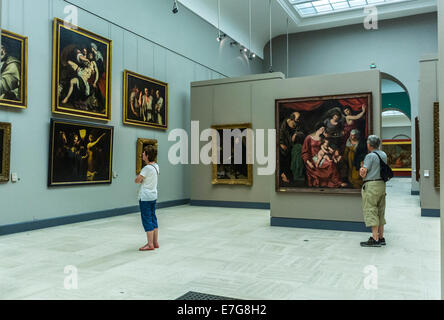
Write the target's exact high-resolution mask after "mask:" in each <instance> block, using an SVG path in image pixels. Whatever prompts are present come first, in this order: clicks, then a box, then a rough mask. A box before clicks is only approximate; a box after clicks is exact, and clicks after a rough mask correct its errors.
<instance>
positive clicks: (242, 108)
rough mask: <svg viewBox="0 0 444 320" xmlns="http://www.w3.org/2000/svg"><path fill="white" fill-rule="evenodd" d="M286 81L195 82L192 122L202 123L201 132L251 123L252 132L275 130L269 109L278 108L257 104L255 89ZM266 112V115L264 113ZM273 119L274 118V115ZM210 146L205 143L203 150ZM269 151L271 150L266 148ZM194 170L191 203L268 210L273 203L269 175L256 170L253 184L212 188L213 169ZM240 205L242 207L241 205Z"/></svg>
mask: <svg viewBox="0 0 444 320" xmlns="http://www.w3.org/2000/svg"><path fill="white" fill-rule="evenodd" d="M282 78H285V77H284V75H283V74H282V73H272V74H269V73H268V74H261V75H255V76H248V77H241V78H234V79H220V80H212V81H201V82H194V83H192V84H191V120H193V121H199V126H200V131H202V130H204V129H207V128H210V127H211V126H212V125H231V124H242V123H251V124H252V129H253V130H255V129H264V128H274V124H273V123H271V124H270V122H269V121H268V122H267V121H265V122H264V119H266V117H269V116H270V115H269V112H268V109H271V110H273V109H274V103H272V104H271V105H268V106H264V105H261V106H260V107H259V106H258V105H257V101H256V98H255V96H254V88H255V86H256V85H257V84H258V83H269V82H270V81H271V80H272V79H282ZM264 112H265V114H264ZM272 115H273V116H272V118H270V119H267V120H272V119H274V114H272ZM205 144H206V143H205V142H201V143H200V146H201V147H203V146H204V145H205ZM265 150H267V149H265ZM191 167H192V169H191V203H192V204H196V203H197V202H199V203H202V201H203V202H210V203H209V204H210V205H214V204H216V203H215V201H220V202H223V204H224V205H227V202H236V203H243V204H245V203H250V204H251V203H255V204H256V205H259V206H260V204H262V205H263V206H265V207H267V206H269V203H270V192H269V184H270V179H269V177H268V176H260V175H258V174H257V167H256V166H254V167H253V185H252V186H247V185H224V184H217V185H212V183H211V182H212V166H211V165H205V164H202V163H200V164H193V165H192V166H191ZM238 205H239V204H238Z"/></svg>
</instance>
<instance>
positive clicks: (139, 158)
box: [136, 138, 159, 174]
mask: <svg viewBox="0 0 444 320" xmlns="http://www.w3.org/2000/svg"><path fill="white" fill-rule="evenodd" d="M146 145H153V146H154V147H155V148H156V149H157V150H159V149H158V143H157V140H156V139H144V138H139V139H137V155H136V174H139V173H140V171H141V170H142V168H143V166H144V165H143V159H142V152H143V148H144V146H146ZM154 161H155V162H157V158H156V159H155V160H154Z"/></svg>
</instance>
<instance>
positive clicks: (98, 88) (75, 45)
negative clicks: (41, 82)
mask: <svg viewBox="0 0 444 320" xmlns="http://www.w3.org/2000/svg"><path fill="white" fill-rule="evenodd" d="M52 63H53V66H52V112H53V113H55V114H63V115H71V116H76V117H82V118H88V119H97V120H104V121H109V120H111V83H112V40H109V39H106V38H104V37H102V36H99V35H97V34H95V33H92V32H90V31H88V30H85V29H82V28H80V27H78V26H75V25H73V24H70V23H68V22H66V21H63V20H61V19H58V18H55V19H54V24H53V62H52Z"/></svg>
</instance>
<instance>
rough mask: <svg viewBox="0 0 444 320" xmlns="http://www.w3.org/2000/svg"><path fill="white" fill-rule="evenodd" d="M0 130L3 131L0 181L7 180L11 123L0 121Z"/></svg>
mask: <svg viewBox="0 0 444 320" xmlns="http://www.w3.org/2000/svg"><path fill="white" fill-rule="evenodd" d="M0 130H2V131H3V139H2V141H0V143H1V144H2V155H1V156H2V163H1V166H0V182H8V181H9V166H10V158H11V124H10V123H7V122H0Z"/></svg>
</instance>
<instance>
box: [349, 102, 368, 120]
mask: <svg viewBox="0 0 444 320" xmlns="http://www.w3.org/2000/svg"><path fill="white" fill-rule="evenodd" d="M365 109H366V106H365V104H364V105H362V111H361V113H360V114H357V115H356V116H346V117H345V118H346V119H347V120H358V119H361V118H362V116H363V115H364V114H365Z"/></svg>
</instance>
